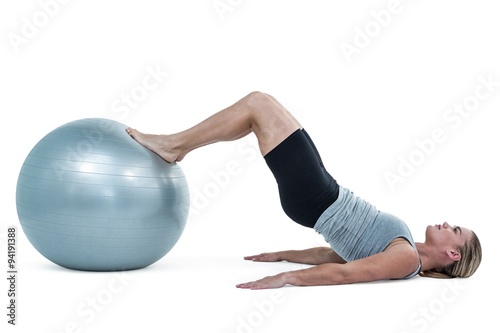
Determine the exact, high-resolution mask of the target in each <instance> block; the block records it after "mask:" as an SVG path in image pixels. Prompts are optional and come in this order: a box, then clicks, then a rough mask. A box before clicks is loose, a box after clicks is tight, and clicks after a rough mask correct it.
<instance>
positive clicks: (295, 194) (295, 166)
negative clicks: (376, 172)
mask: <svg viewBox="0 0 500 333" xmlns="http://www.w3.org/2000/svg"><path fill="white" fill-rule="evenodd" d="M265 160H266V163H267V165H268V166H269V168H270V169H271V171H272V173H273V174H274V177H275V178H276V181H277V183H278V189H279V194H280V199H281V205H282V207H283V210H284V211H285V213H286V214H287V215H288V216H289V217H290V218H291V219H292V220H294V221H295V222H297V223H299V224H302V225H304V226H307V227H311V228H312V227H313V226H314V224H315V223H316V221H317V219H318V218H319V216H320V215H321V214H322V213H323V212H324V210H325V209H326V208H328V207H329V206H330V205H331V204H332V203H333V202H335V200H336V199H337V197H338V184H337V182H336V181H335V179H334V178H333V177H332V176H331V175H330V174H329V173H328V172H327V171H326V169H325V168H324V166H323V163H322V162H321V158H320V156H319V153H318V152H317V150H316V149H315V147H314V144H313V143H312V140H311V139H310V138H309V137H308V136H307V133H305V131H304V130H301V129H299V130H296V131H295V132H293V133H292V134H291V135H290V136H289V137H288V138H286V139H285V140H284V141H283V142H281V143H280V144H279V145H278V146H276V147H275V148H274V149H273V150H271V151H270V152H269V153H268V154H267V155H266V156H265Z"/></svg>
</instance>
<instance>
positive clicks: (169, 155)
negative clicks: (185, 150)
mask: <svg viewBox="0 0 500 333" xmlns="http://www.w3.org/2000/svg"><path fill="white" fill-rule="evenodd" d="M126 131H127V133H128V134H129V135H130V136H131V137H132V138H134V139H135V140H136V141H137V142H139V143H140V144H142V145H143V146H144V147H146V148H148V149H149V150H151V151H152V152H154V153H156V154H157V155H159V156H160V157H161V158H163V159H164V160H165V161H167V162H169V163H172V162H175V161H180V160H181V159H180V158H179V155H180V152H177V151H176V150H175V149H171V148H170V145H169V142H170V140H169V136H168V135H153V134H144V133H141V132H139V131H138V130H136V129H133V128H130V127H129V128H127V130H126Z"/></svg>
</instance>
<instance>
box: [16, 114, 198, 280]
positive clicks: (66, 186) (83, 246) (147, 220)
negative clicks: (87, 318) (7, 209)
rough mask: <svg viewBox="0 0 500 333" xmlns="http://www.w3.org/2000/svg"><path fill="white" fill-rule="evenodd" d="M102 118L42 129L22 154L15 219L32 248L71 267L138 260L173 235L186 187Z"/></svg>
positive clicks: (145, 261)
mask: <svg viewBox="0 0 500 333" xmlns="http://www.w3.org/2000/svg"><path fill="white" fill-rule="evenodd" d="M125 129H126V126H125V125H123V124H121V123H119V122H116V121H113V120H109V119H99V118H91V119H82V120H76V121H73V122H70V123H67V124H65V125H62V126H60V127H58V128H56V129H55V130H53V131H52V132H50V133H49V134H47V135H46V136H45V137H43V138H42V139H41V140H40V141H39V142H38V143H37V144H36V146H35V147H34V148H33V149H32V150H31V152H30V153H29V155H28V156H27V158H26V160H25V161H24V163H23V165H22V168H21V171H20V174H19V178H18V182H17V192H16V205H17V213H18V216H19V220H20V223H21V226H22V229H23V232H24V233H25V234H26V237H27V238H28V240H29V241H30V242H31V244H32V245H33V246H34V248H35V249H36V250H37V251H38V252H40V253H41V254H42V255H43V256H45V257H46V258H47V259H49V260H50V261H52V262H54V263H56V264H58V265H60V266H63V267H66V268H71V269H77V270H87V271H117V270H130V269H138V268H143V267H146V266H148V265H151V264H152V263H154V262H156V261H158V260H159V259H161V258H162V257H163V256H165V255H166V254H167V253H168V252H169V251H170V250H171V249H172V248H173V246H174V245H175V244H176V242H177V241H178V240H179V238H180V236H181V234H182V232H183V230H184V227H185V225H186V222H187V217H188V213H189V189H188V184H187V181H186V178H185V176H184V173H183V171H182V169H181V168H180V166H179V165H178V164H177V163H167V162H165V161H164V160H163V159H162V158H161V157H159V156H158V155H157V154H155V153H153V152H151V151H150V150H148V149H146V148H145V147H143V146H142V145H141V144H139V143H138V142H136V141H135V140H134V139H133V138H131V137H130V136H129V135H128V134H127V132H126V131H125Z"/></svg>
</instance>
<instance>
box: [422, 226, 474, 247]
mask: <svg viewBox="0 0 500 333" xmlns="http://www.w3.org/2000/svg"><path fill="white" fill-rule="evenodd" d="M471 237H472V231H471V230H470V229H467V228H463V227H459V226H451V225H449V224H448V222H444V223H443V224H436V225H433V226H432V225H430V226H428V227H427V229H426V231H425V242H426V243H427V244H429V245H435V246H438V247H440V248H441V247H442V248H444V249H445V250H449V249H455V250H457V249H458V248H459V247H461V246H463V245H464V244H465V242H467V241H468V240H469V239H470V238H471Z"/></svg>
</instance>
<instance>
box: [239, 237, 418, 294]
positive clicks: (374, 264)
mask: <svg viewBox="0 0 500 333" xmlns="http://www.w3.org/2000/svg"><path fill="white" fill-rule="evenodd" d="M418 265H419V262H418V254H417V253H416V251H415V250H414V249H413V248H412V247H411V245H409V244H408V242H406V244H404V243H400V244H398V245H397V246H396V245H395V246H391V247H389V248H388V249H386V250H385V251H384V252H381V253H378V254H375V255H373V256H370V257H367V258H363V259H359V260H355V261H352V262H349V263H345V264H338V263H326V264H321V265H319V266H315V267H311V268H307V269H302V270H298V271H291V272H285V273H280V274H278V275H275V276H268V277H265V278H263V279H260V280H257V281H253V282H248V283H242V284H239V285H237V287H238V288H245V289H268V288H280V287H283V286H284V285H286V284H291V285H295V286H319V285H337V284H351V283H359V282H370V281H377V280H387V279H398V278H403V277H405V276H408V275H410V274H411V273H413V272H414V271H415V270H416V269H417V267H418Z"/></svg>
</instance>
